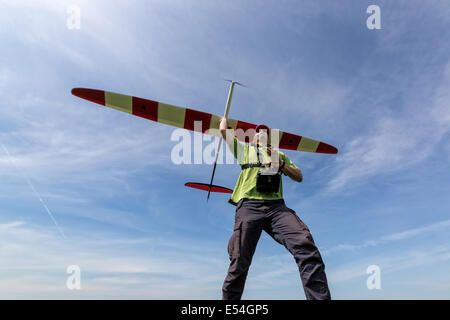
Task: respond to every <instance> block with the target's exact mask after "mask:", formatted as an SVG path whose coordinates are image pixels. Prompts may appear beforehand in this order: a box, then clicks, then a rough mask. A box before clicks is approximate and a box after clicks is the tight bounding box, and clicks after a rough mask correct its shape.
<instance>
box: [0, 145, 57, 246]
mask: <svg viewBox="0 0 450 320" xmlns="http://www.w3.org/2000/svg"><path fill="white" fill-rule="evenodd" d="M0 145H1V146H2V148H3V150H4V151H5V153H6V154H7V155H8V160H9V162H11V164H12V165H13V167H14V168H15V169H16V171H17V172H20V174H21V175H22V177H23V178H24V179H25V180H26V182H27V184H28V186H29V187H30V189H31V191H33V193H34V195H35V196H36V197H37V198H38V199H39V201H40V202H41V203H42V206H43V207H44V209H45V211H47V213H48V215H49V216H50V219H52V221H53V223H54V224H55V226H56V228H57V229H58V231H59V233H61V235H62V237H63V238H64V239H66V235H65V234H64V232H63V231H62V229H61V228H60V227H59V225H58V223H57V222H56V220H55V217H53V214H52V212H51V211H50V209H49V208H48V207H47V205H46V204H45V202H44V200H43V199H42V197H41V195H40V194H39V192H37V190H36V188H35V187H34V185H33V184H32V183H31V181H30V179H29V178H28V177H27V175H26V174H25V173H24V172H23V171H20V170H19V168H18V167H17V165H16V162H15V161H14V158H13V157H11V154H10V153H9V151H8V149H7V148H6V147H5V145H4V144H3V143H1V142H0Z"/></svg>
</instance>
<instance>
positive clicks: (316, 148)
mask: <svg viewBox="0 0 450 320" xmlns="http://www.w3.org/2000/svg"><path fill="white" fill-rule="evenodd" d="M72 94H73V95H74V96H77V97H79V98H82V99H85V100H88V101H91V102H95V103H98V104H100V105H102V106H106V107H109V108H113V109H116V110H119V111H123V112H126V113H130V114H132V115H135V116H138V117H141V118H145V119H148V120H152V121H156V122H160V123H164V124H168V125H171V126H175V127H178V128H184V129H187V130H194V122H195V121H201V122H202V128H201V132H202V133H206V134H212V135H218V129H219V123H220V119H221V118H222V117H221V116H217V115H214V114H211V113H207V112H202V111H197V110H193V109H190V108H183V107H178V106H174V105H171V104H166V103H162V102H157V101H153V100H148V99H142V98H138V97H133V96H127V95H123V94H119V93H114V92H108V91H103V90H95V89H85V88H75V89H72ZM228 124H229V126H230V127H231V128H233V129H235V130H237V129H242V130H243V131H246V130H248V129H255V128H256V125H255V124H252V123H248V122H244V121H240V120H234V119H228ZM211 129H215V130H211ZM279 133H280V134H279V137H280V141H279V148H280V149H287V150H297V151H306V152H316V153H328V154H335V153H337V152H338V150H337V149H336V148H335V147H333V146H331V145H329V144H327V143H325V142H321V141H317V140H313V139H310V138H307V137H303V136H299V135H295V134H291V133H287V132H282V131H279ZM248 139H251V137H248Z"/></svg>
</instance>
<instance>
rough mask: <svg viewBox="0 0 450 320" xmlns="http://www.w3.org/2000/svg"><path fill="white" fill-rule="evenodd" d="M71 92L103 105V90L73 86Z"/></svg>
mask: <svg viewBox="0 0 450 320" xmlns="http://www.w3.org/2000/svg"><path fill="white" fill-rule="evenodd" d="M71 92H72V94H73V95H74V96H76V97H78V98H81V99H85V100H88V101H91V102H95V103H98V104H101V105H105V91H103V90H96V89H87V88H73V89H72V91H71Z"/></svg>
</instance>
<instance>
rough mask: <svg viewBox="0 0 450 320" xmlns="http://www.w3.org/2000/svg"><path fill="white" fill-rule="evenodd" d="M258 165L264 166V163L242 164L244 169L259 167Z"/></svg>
mask: <svg viewBox="0 0 450 320" xmlns="http://www.w3.org/2000/svg"><path fill="white" fill-rule="evenodd" d="M257 167H262V164H261V163H246V164H243V165H241V169H242V170H245V169H248V168H257Z"/></svg>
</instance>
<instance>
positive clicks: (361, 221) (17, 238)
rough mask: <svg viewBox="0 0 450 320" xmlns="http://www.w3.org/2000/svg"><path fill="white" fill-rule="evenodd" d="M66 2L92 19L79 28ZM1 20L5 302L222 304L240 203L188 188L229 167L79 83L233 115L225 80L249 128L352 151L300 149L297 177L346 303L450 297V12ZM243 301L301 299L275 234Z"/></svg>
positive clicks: (258, 8)
mask: <svg viewBox="0 0 450 320" xmlns="http://www.w3.org/2000/svg"><path fill="white" fill-rule="evenodd" d="M371 4H377V5H379V6H380V8H381V25H382V29H381V30H369V29H367V27H366V19H367V17H368V16H369V15H368V14H367V13H366V9H367V7H368V6H369V5H371ZM69 5H78V6H79V8H80V9H81V28H80V29H79V30H69V29H68V28H67V27H66V21H67V19H68V14H67V8H68V6H69ZM0 8H1V10H0V25H1V26H2V27H1V28H0V39H1V43H2V54H1V55H0V95H1V97H2V99H1V101H0V142H1V144H2V148H0V270H1V271H0V298H26V299H27V298H43V299H46V298H58V299H60V298H62V299H79V298H86V299H91V298H107V299H109V298H111V299H114V298H138V299H218V298H220V297H221V285H222V282H223V279H224V277H225V274H226V270H227V267H228V254H227V252H226V247H227V241H228V238H229V237H230V235H231V232H232V225H233V220H234V207H232V206H231V205H229V204H228V203H227V199H228V197H227V196H226V195H216V194H214V195H213V196H212V199H210V201H209V203H206V201H205V198H206V194H205V193H203V192H200V191H196V190H188V189H186V188H185V187H184V186H183V184H184V183H185V182H186V181H204V182H207V181H208V179H209V176H210V173H211V170H212V167H211V166H210V165H206V164H204V165H179V166H176V165H173V164H172V162H171V159H170V154H171V150H172V148H173V147H174V145H175V144H176V142H173V141H170V136H171V133H172V131H173V128H171V127H168V126H165V125H161V124H157V123H154V122H149V121H146V120H144V119H140V118H136V117H133V116H130V115H127V114H124V113H121V112H118V111H115V110H111V109H106V108H100V107H99V106H98V105H95V104H92V103H89V102H86V101H83V100H80V99H77V98H75V97H73V96H72V95H71V94H70V90H71V89H72V88H73V87H88V88H98V89H104V90H109V91H114V92H120V93H125V94H130V95H135V96H139V97H143V98H149V99H154V100H159V101H163V102H167V103H172V104H175V105H183V106H189V107H192V108H194V109H199V110H202V111H207V112H211V113H215V114H221V113H222V112H223V109H224V105H225V101H226V97H227V93H228V84H227V83H226V82H224V81H222V79H223V78H231V79H236V80H238V81H241V82H243V83H245V84H247V85H248V87H247V88H241V87H237V88H236V91H235V95H234V98H233V103H232V106H231V111H230V116H231V117H232V118H235V119H241V120H244V121H248V122H253V123H265V124H267V125H269V126H271V127H274V128H280V129H282V130H286V131H289V132H293V133H298V134H301V135H305V136H307V137H311V138H315V139H319V140H322V141H326V142H328V143H330V144H332V145H335V146H337V147H338V148H339V150H340V152H339V154H338V155H337V156H334V155H320V154H310V153H299V152H290V151H287V152H286V153H287V155H288V156H289V157H290V158H291V159H292V160H293V161H294V163H296V164H297V165H298V166H299V167H300V168H301V169H302V171H303V174H304V182H303V183H301V184H297V183H295V182H293V181H287V180H285V182H284V187H285V200H286V202H287V205H288V206H289V207H291V208H292V209H294V210H295V211H296V212H297V213H298V215H299V216H300V217H301V219H302V220H303V221H304V222H305V223H306V224H307V225H308V226H309V227H310V229H311V231H312V234H313V236H314V239H315V241H316V243H317V245H318V246H319V248H320V250H321V252H322V255H323V258H324V261H325V264H326V270H327V274H328V279H329V283H330V288H331V292H332V296H333V298H335V299H403V298H404V299H443V298H445V299H448V298H450V276H449V275H448V270H449V267H450V241H449V240H450V233H449V230H450V217H449V209H450V198H449V196H448V193H449V181H450V172H449V170H448V167H449V162H450V143H449V139H448V138H449V131H450V90H449V88H450V59H449V57H450V47H449V43H450V33H449V31H448V26H449V25H450V24H449V19H450V18H449V16H450V5H449V4H448V3H447V2H444V1H427V2H424V1H395V2H394V1H339V2H338V1H324V0H321V1H245V2H244V1H226V2H224V1H220V2H219V1H117V2H115V3H114V5H113V4H112V3H111V2H110V1H99V0H97V1H77V0H72V1H50V0H48V1H32V2H31V1H23V0H16V1H1V2H0ZM205 144H207V142H205V143H204V145H205ZM8 154H9V155H8ZM238 174H239V167H238V166H237V165H234V166H233V165H222V166H219V167H218V169H217V173H216V178H215V181H216V183H217V184H221V185H224V186H228V187H232V186H234V183H235V181H236V179H237V176H238ZM28 182H30V183H28ZM33 188H34V190H33ZM40 199H41V200H42V202H41V201H40ZM44 205H45V206H47V208H48V209H49V211H50V213H51V214H53V216H54V218H55V220H56V221H57V223H58V225H59V227H60V230H61V231H62V233H63V234H64V235H65V237H63V235H62V234H61V232H60V230H58V228H57V227H56V226H55V224H54V222H53V221H52V220H51V218H50V216H49V214H48V212H47V211H46V209H45V206H44ZM69 265H79V266H80V268H81V286H82V289H81V290H79V291H77V290H68V289H67V288H66V279H67V277H68V275H67V274H66V268H67V266H69ZM370 265H378V266H379V267H380V270H381V289H380V290H368V289H367V287H366V279H367V278H368V275H367V274H366V269H367V267H368V266H370ZM244 298H245V299H304V294H303V290H302V288H301V285H300V279H299V275H298V271H297V267H296V265H295V263H294V260H293V258H292V257H291V256H290V254H289V253H288V252H287V251H286V250H285V249H284V248H283V247H282V246H280V245H279V244H277V243H276V242H275V241H273V240H272V239H271V238H270V237H268V236H267V235H263V236H262V238H261V240H260V242H259V245H258V248H257V251H256V253H255V256H254V260H253V264H252V266H251V269H250V273H249V276H248V281H247V284H246V290H245V293H244Z"/></svg>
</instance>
